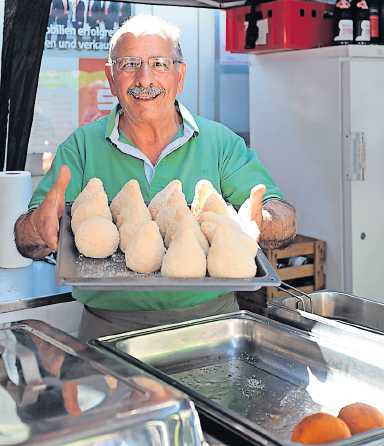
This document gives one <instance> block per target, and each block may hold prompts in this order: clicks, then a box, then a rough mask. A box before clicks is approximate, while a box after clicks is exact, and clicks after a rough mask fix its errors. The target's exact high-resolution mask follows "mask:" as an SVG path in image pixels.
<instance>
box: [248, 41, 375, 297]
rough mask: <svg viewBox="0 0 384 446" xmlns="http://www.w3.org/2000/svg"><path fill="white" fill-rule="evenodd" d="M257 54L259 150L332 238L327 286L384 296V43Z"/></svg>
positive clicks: (312, 222) (301, 223)
mask: <svg viewBox="0 0 384 446" xmlns="http://www.w3.org/2000/svg"><path fill="white" fill-rule="evenodd" d="M249 57H250V76H249V88H250V142H251V147H253V148H254V149H256V150H257V153H258V154H259V156H260V158H261V160H262V161H263V163H264V164H265V165H266V166H267V167H268V169H269V170H270V172H271V173H272V176H273V178H274V179H275V181H276V182H277V184H278V185H279V186H280V187H281V189H282V191H283V193H284V195H285V198H286V199H287V201H289V202H290V203H292V204H293V205H294V206H295V208H296V210H297V216H298V231H299V233H301V234H304V235H309V236H313V237H316V238H319V239H322V240H325V241H326V242H327V256H326V264H325V270H326V277H327V285H326V286H327V288H328V289H333V290H339V291H344V292H348V293H352V294H355V295H358V296H364V297H371V298H374V299H378V300H383V301H384V286H383V285H382V280H383V278H384V47H381V46H378V45H370V46H359V45H348V46H340V47H325V48H316V49H311V50H301V51H290V52H281V53H271V54H263V55H250V56H249Z"/></svg>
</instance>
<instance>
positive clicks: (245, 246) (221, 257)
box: [202, 222, 257, 279]
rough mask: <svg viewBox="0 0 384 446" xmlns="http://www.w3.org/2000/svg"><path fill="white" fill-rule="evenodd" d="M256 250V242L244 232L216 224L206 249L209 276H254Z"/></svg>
mask: <svg viewBox="0 0 384 446" xmlns="http://www.w3.org/2000/svg"><path fill="white" fill-rule="evenodd" d="M206 224H209V222H207V223H206ZM202 230H203V232H204V224H203V225H202ZM256 252H257V243H256V242H255V241H254V240H252V239H251V238H250V237H248V236H247V235H246V234H244V233H243V232H241V231H238V230H236V229H234V228H233V227H232V226H229V225H217V227H216V229H215V231H214V235H213V238H212V242H211V247H210V248H209V251H208V257H207V268H208V273H209V275H210V276H211V277H230V278H234V279H235V278H236V279H240V278H249V277H254V276H255V275H256V263H255V255H256Z"/></svg>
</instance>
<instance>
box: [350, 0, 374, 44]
mask: <svg viewBox="0 0 384 446" xmlns="http://www.w3.org/2000/svg"><path fill="white" fill-rule="evenodd" d="M353 30H354V42H355V43H357V44H358V45H367V44H369V43H370V42H371V27H370V23H369V9H368V4H367V2H366V0H356V4H355V7H354V22H353Z"/></svg>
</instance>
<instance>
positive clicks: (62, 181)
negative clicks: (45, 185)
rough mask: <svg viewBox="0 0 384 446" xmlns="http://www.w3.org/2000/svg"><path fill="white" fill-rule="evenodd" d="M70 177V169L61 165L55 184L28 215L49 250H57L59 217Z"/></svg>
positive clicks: (62, 209)
mask: <svg viewBox="0 0 384 446" xmlns="http://www.w3.org/2000/svg"><path fill="white" fill-rule="evenodd" d="M70 179H71V171H70V170H69V168H68V166H61V168H60V172H59V176H58V177H57V180H56V182H55V184H54V185H53V186H52V188H51V190H50V191H49V192H48V193H47V196H46V197H45V199H44V201H43V202H42V203H41V205H40V206H39V207H38V208H37V209H36V210H35V211H34V212H33V213H32V214H31V217H30V219H31V224H32V226H33V227H34V229H35V231H36V233H37V235H38V236H39V237H40V238H41V240H43V241H44V243H45V244H46V245H47V247H48V248H50V249H51V251H56V250H57V241H58V232H59V219H60V218H61V217H62V215H63V212H64V205H65V202H64V196H65V191H66V189H67V186H68V184H69V181H70Z"/></svg>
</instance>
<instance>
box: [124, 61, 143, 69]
mask: <svg viewBox="0 0 384 446" xmlns="http://www.w3.org/2000/svg"><path fill="white" fill-rule="evenodd" d="M138 65H139V63H138V62H136V61H132V60H123V61H121V63H120V69H121V70H133V69H135V68H137V67H138Z"/></svg>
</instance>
